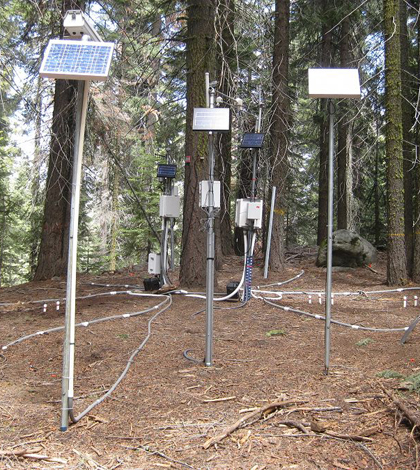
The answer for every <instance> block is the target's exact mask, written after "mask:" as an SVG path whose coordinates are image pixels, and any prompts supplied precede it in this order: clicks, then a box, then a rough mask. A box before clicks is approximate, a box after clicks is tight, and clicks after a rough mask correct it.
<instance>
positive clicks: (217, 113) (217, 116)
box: [193, 108, 230, 132]
mask: <svg viewBox="0 0 420 470" xmlns="http://www.w3.org/2000/svg"><path fill="white" fill-rule="evenodd" d="M229 129H230V109H229V108H194V119H193V131H208V132H210V131H214V132H227V131H229Z"/></svg>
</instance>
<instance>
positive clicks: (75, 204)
mask: <svg viewBox="0 0 420 470" xmlns="http://www.w3.org/2000/svg"><path fill="white" fill-rule="evenodd" d="M89 85H90V82H88V81H82V80H80V81H79V82H78V90H77V104H76V129H75V142H74V157H73V176H72V191H71V209H70V232H69V254H68V264H67V288H66V315H65V340H64V350H63V377H62V397H61V428H60V429H61V431H66V430H67V428H68V424H69V411H70V410H71V409H72V408H73V388H74V387H73V379H74V347H75V329H76V327H75V324H76V272H77V236H78V228H79V208H80V186H81V179H82V159H83V143H84V136H85V124H86V114H87V105H88V95H89Z"/></svg>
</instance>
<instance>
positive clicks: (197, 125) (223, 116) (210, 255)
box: [193, 73, 230, 366]
mask: <svg viewBox="0 0 420 470" xmlns="http://www.w3.org/2000/svg"><path fill="white" fill-rule="evenodd" d="M214 95H215V91H214V89H213V88H212V87H211V86H210V83H209V75H208V73H206V101H207V104H208V106H209V108H194V119H193V130H194V131H204V132H208V133H209V147H208V152H209V157H208V158H209V175H208V176H209V179H208V180H207V181H201V182H200V205H201V207H202V208H203V209H204V210H206V212H207V264H206V351H205V358H204V362H205V365H206V366H211V365H212V355H213V298H214V257H215V245H214V218H215V205H216V200H215V181H214V144H213V138H214V135H213V133H214V132H228V131H229V129H230V111H229V108H214ZM219 185H220V182H219V184H218V187H220V186H219ZM217 196H218V198H217V200H218V201H219V202H218V205H217V207H220V194H219V192H218V193H217Z"/></svg>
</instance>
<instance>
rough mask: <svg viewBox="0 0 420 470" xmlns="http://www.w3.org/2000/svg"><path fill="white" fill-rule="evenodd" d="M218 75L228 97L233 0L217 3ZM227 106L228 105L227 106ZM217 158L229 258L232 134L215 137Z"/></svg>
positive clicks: (224, 243) (232, 64) (224, 240)
mask: <svg viewBox="0 0 420 470" xmlns="http://www.w3.org/2000/svg"><path fill="white" fill-rule="evenodd" d="M217 17H218V20H219V21H218V24H217V28H218V30H219V36H218V54H219V57H218V60H217V62H218V64H219V66H218V68H219V70H218V76H219V82H220V91H221V92H222V93H223V94H225V95H227V96H231V92H232V84H233V73H234V72H235V70H236V64H235V48H234V41H235V38H234V20H235V2H234V0H220V1H219V4H218V15H217ZM228 106H230V103H228ZM217 141H218V151H217V152H216V154H217V155H219V168H218V174H219V178H220V185H221V208H220V218H219V223H218V227H219V230H218V231H219V234H220V235H219V237H220V244H221V252H222V254H223V255H232V254H233V253H234V251H233V237H232V224H231V219H230V196H231V178H232V132H231V131H229V132H226V133H223V134H220V136H218V138H217Z"/></svg>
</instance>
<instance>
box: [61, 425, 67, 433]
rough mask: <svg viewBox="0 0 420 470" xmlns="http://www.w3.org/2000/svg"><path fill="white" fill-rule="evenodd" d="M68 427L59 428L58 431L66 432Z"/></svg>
mask: <svg viewBox="0 0 420 470" xmlns="http://www.w3.org/2000/svg"><path fill="white" fill-rule="evenodd" d="M67 429H68V427H67V426H61V428H60V431H63V432H64V431H67Z"/></svg>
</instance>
